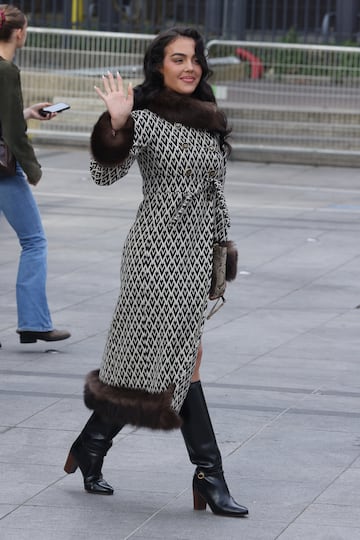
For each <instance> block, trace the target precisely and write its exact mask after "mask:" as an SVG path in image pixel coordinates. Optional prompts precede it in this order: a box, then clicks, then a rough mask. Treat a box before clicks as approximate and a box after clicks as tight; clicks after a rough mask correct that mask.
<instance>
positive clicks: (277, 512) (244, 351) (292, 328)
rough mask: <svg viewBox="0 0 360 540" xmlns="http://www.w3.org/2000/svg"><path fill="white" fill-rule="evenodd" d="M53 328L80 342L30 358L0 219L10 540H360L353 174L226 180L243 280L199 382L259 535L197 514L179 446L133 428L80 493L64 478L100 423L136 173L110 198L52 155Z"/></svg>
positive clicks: (64, 157) (137, 186)
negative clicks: (91, 401) (102, 376)
mask: <svg viewBox="0 0 360 540" xmlns="http://www.w3.org/2000/svg"><path fill="white" fill-rule="evenodd" d="M38 155H39V159H40V161H41V163H42V166H43V169H44V177H43V179H42V180H41V183H40V184H39V186H37V187H36V188H35V189H34V193H35V196H36V198H37V200H38V202H39V206H40V209H41V213H42V216H43V221H44V225H45V227H46V231H47V235H48V240H49V279H48V292H49V301H50V305H51V309H52V314H53V318H54V322H55V324H56V326H58V327H69V328H70V329H71V331H72V337H71V339H69V340H66V341H63V342H59V343H56V344H46V343H41V342H39V343H36V344H29V345H21V344H20V343H19V341H18V336H17V335H16V333H15V329H16V304H15V276H16V269H17V260H18V255H19V251H18V246H17V242H16V239H15V237H14V234H13V232H12V230H11V229H10V227H9V226H8V224H7V223H6V222H5V220H4V219H0V238H1V253H0V306H1V309H0V341H1V343H2V348H1V349H0V478H1V486H2V489H1V491H0V540H31V539H32V538H37V540H73V539H74V540H75V539H76V540H85V539H86V540H98V538H100V537H101V538H106V539H107V540H115V539H116V540H128V539H136V540H141V539H142V540H160V539H161V540H164V539H166V540H190V539H191V540H202V539H204V540H212V539H214V540H215V539H216V540H217V539H219V538H223V539H224V540H239V539H240V540H278V539H279V540H355V539H357V538H359V537H360V519H359V516H360V488H359V481H360V476H359V475H360V433H359V431H360V430H359V425H360V406H359V397H360V370H359V353H358V351H359V349H360V337H359V336H360V333H359V323H360V321H359V317H360V310H359V309H357V306H358V305H360V290H359V283H358V282H359V271H360V250H359V233H360V219H359V217H360V184H359V179H358V178H359V173H358V170H356V169H351V168H348V169H346V168H344V169H340V168H339V169H336V168H330V167H311V166H307V165H274V164H271V165H269V164H264V163H246V162H231V163H230V165H229V170H228V180H227V186H226V193H227V198H228V202H229V207H230V212H231V217H232V232H231V237H232V238H233V239H234V240H235V241H236V243H237V245H238V248H239V273H238V278H237V280H236V282H234V283H232V284H231V285H229V287H228V291H227V303H226V306H225V307H224V308H223V309H222V310H220V312H219V313H218V314H217V315H216V316H215V317H213V318H212V319H211V320H210V321H208V322H207V323H206V326H205V332H204V337H203V344H204V360H203V367H202V380H203V385H204V390H205V393H206V396H207V400H208V404H209V409H210V412H211V416H212V419H213V424H214V429H215V432H216V436H217V439H218V443H219V446H220V448H221V451H222V454H223V458H224V469H225V474H226V478H227V480H228V484H229V487H230V489H231V491H232V494H233V495H234V497H235V498H237V499H238V500H239V502H240V503H243V504H245V505H247V506H248V507H249V510H250V514H249V517H248V518H247V519H231V518H228V519H226V518H222V517H218V516H214V515H213V514H212V513H211V512H210V511H209V510H207V511H206V512H194V511H193V509H192V493H191V478H192V473H193V466H192V465H191V464H190V463H189V460H188V458H187V455H186V451H185V446H184V443H183V440H182V437H181V434H180V433H179V432H172V433H153V432H151V431H149V430H136V429H133V428H132V427H131V426H126V427H125V428H124V429H123V430H122V431H121V433H120V434H119V435H118V436H117V437H116V439H115V441H114V445H113V448H112V449H111V451H110V452H109V454H108V456H107V458H106V460H105V464H104V469H103V470H104V475H105V477H106V478H107V479H108V480H109V481H110V482H111V483H112V484H113V485H114V487H115V493H114V495H113V497H99V496H92V495H89V494H87V493H86V492H85V491H84V490H83V486H82V478H81V475H80V473H79V471H77V472H76V473H75V474H73V475H66V474H65V472H64V471H63V465H64V461H65V458H66V455H67V452H68V449H69V446H70V445H71V443H72V441H73V440H74V438H75V437H76V436H77V434H78V432H79V431H80V430H81V428H82V426H83V424H84V423H85V421H86V419H87V418H88V411H87V410H86V408H85V407H84V404H83V402H82V391H83V380H84V377H85V375H86V373H87V372H88V371H90V370H91V369H95V368H97V367H98V366H99V363H100V360H101V355H102V351H103V347H104V343H105V339H106V335H107V331H108V327H109V323H110V320H111V316H112V311H113V309H114V305H115V302H116V298H117V294H118V290H119V264H120V256H121V247H122V244H123V242H124V239H125V237H126V234H127V231H128V228H129V226H130V225H131V223H132V220H133V219H134V216H135V212H136V208H137V205H138V203H139V201H140V200H141V182H140V177H139V173H138V170H137V168H136V166H134V167H133V168H132V169H131V172H130V174H129V175H128V176H127V178H125V179H123V180H122V181H120V182H118V183H117V184H116V185H114V186H111V187H108V188H100V187H98V186H95V185H94V184H93V183H92V182H91V181H90V178H89V172H88V162H89V155H88V152H87V151H86V150H82V149H79V148H75V149H69V148H61V147H53V148H51V147H39V148H38Z"/></svg>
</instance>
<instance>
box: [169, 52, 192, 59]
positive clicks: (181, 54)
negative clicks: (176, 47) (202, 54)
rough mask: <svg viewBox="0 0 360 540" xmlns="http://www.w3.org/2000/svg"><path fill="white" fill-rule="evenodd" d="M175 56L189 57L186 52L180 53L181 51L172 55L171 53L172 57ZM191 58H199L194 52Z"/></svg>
mask: <svg viewBox="0 0 360 540" xmlns="http://www.w3.org/2000/svg"><path fill="white" fill-rule="evenodd" d="M173 56H181V57H182V58H186V57H187V55H186V54H184V53H179V52H175V53H173V54H172V55H170V58H172V57H173ZM191 58H197V56H196V54H193V55H192V57H191Z"/></svg>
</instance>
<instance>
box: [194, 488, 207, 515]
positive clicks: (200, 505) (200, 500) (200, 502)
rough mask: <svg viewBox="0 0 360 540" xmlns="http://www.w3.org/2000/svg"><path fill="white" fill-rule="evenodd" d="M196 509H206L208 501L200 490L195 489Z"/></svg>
mask: <svg viewBox="0 0 360 540" xmlns="http://www.w3.org/2000/svg"><path fill="white" fill-rule="evenodd" d="M193 497H194V510H206V501H205V499H204V497H202V496H201V495H200V493H199V492H198V491H196V490H195V489H194V490H193Z"/></svg>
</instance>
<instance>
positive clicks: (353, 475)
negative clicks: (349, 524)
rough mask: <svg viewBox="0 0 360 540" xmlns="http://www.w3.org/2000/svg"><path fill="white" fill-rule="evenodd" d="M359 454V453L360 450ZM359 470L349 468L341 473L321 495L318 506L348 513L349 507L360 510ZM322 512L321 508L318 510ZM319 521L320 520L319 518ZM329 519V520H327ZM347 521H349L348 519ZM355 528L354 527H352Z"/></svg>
mask: <svg viewBox="0 0 360 540" xmlns="http://www.w3.org/2000/svg"><path fill="white" fill-rule="evenodd" d="M358 449H359V453H360V448H358ZM359 485H360V470H359V469H358V468H353V467H351V468H350V469H348V470H346V471H345V472H343V474H342V475H341V476H340V477H339V478H337V479H336V481H335V482H334V483H333V484H332V485H331V486H329V487H328V488H327V489H326V491H324V492H323V493H321V495H320V496H319V497H318V498H317V500H316V502H317V503H319V504H320V505H324V507H325V506H326V505H328V506H329V507H330V508H331V506H338V507H342V506H344V507H345V510H346V508H348V511H349V510H350V509H351V507H353V508H355V509H358V510H360V489H359ZM320 511H322V508H321V509H320ZM319 519H320V518H319ZM329 519H330V518H329ZM349 519H351V518H350V517H349ZM356 522H357V525H358V524H359V521H358V517H357V518H356ZM354 526H355V525H354Z"/></svg>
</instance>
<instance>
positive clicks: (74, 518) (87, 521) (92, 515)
mask: <svg viewBox="0 0 360 540" xmlns="http://www.w3.org/2000/svg"><path fill="white" fill-rule="evenodd" d="M147 517H148V515H147V513H146V512H144V513H142V512H138V511H136V509H135V508H134V509H133V511H132V512H131V513H129V512H124V511H122V510H121V508H118V507H117V506H116V507H115V506H112V509H111V510H105V509H104V508H102V510H101V511H97V512H94V509H93V508H83V507H80V508H76V507H75V508H74V507H71V508H64V507H50V506H49V507H46V506H44V507H41V506H22V507H20V508H19V509H18V510H16V511H15V512H13V513H12V514H10V515H8V516H7V517H5V518H4V519H3V520H2V523H1V525H2V528H3V530H4V531H5V533H7V532H8V531H9V533H14V532H15V531H16V532H17V531H19V533H20V534H21V532H22V531H23V530H26V531H27V532H28V538H34V537H38V536H37V532H38V531H41V534H42V535H43V538H44V540H45V539H46V538H47V539H49V538H53V533H54V534H56V533H57V532H58V531H61V533H62V535H63V536H62V537H63V539H67V538H71V535H72V534H73V533H74V532H75V531H76V532H77V533H79V534H84V533H86V532H87V531H91V534H93V535H94V538H96V535H97V538H98V537H99V535H101V534H104V532H105V534H106V537H108V536H107V535H109V536H110V537H111V535H115V534H117V535H118V538H119V537H120V538H121V537H123V538H124V537H126V536H127V535H128V534H130V533H131V532H132V530H133V529H134V528H136V527H137V526H139V525H140V524H141V523H142V522H143V521H145V519H146V518H147Z"/></svg>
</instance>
